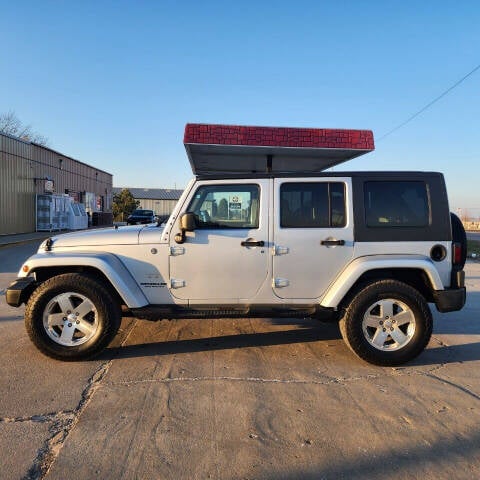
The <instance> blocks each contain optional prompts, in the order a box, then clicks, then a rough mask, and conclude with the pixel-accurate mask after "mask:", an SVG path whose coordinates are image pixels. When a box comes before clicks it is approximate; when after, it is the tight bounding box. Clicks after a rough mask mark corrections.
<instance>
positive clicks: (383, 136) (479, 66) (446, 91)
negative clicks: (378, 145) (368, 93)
mask: <svg viewBox="0 0 480 480" xmlns="http://www.w3.org/2000/svg"><path fill="white" fill-rule="evenodd" d="M479 69H480V64H479V65H477V66H476V67H475V68H474V69H473V70H472V71H470V72H468V73H467V74H466V75H465V76H464V77H462V78H461V79H460V80H458V81H457V82H456V83H454V84H453V85H452V86H451V87H450V88H447V90H445V91H444V92H443V93H441V94H440V95H439V96H438V97H436V98H435V99H433V100H432V101H431V102H430V103H428V104H427V105H425V106H424V107H423V108H421V109H420V110H419V111H418V112H416V113H414V114H413V115H412V116H410V117H408V118H407V119H406V120H405V121H404V122H402V123H401V124H400V125H397V126H396V127H395V128H392V129H391V130H390V131H388V132H387V133H386V134H385V135H382V136H381V137H380V138H379V139H378V140H377V142H379V141H380V140H383V139H384V138H385V137H388V136H389V135H391V134H392V133H393V132H396V131H397V130H398V129H400V128H402V127H403V126H404V125H406V124H407V123H409V122H411V121H412V120H413V119H414V118H415V117H418V116H419V115H420V114H421V113H423V112H424V111H425V110H427V108H430V107H431V106H432V105H433V104H434V103H436V102H438V101H439V100H440V99H441V98H443V97H444V96H445V95H447V94H448V93H450V92H451V91H452V90H453V89H454V88H456V87H458V86H459V85H460V84H461V83H462V82H463V81H464V80H466V79H467V78H468V77H469V76H470V75H473V74H474V73H475V72H476V71H477V70H479Z"/></svg>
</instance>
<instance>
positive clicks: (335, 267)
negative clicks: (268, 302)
mask: <svg viewBox="0 0 480 480" xmlns="http://www.w3.org/2000/svg"><path fill="white" fill-rule="evenodd" d="M351 196H352V184H351V179H350V178H347V177H338V178H337V177H335V178H333V177H329V178H295V179H288V178H277V179H275V181H274V204H275V206H276V207H275V219H274V234H273V235H274V238H273V240H274V256H273V281H272V284H273V289H274V292H275V294H276V295H277V296H278V297H280V298H285V299H301V298H305V299H313V298H318V297H320V296H321V295H322V294H323V293H324V292H325V290H326V289H327V287H328V286H329V285H330V284H331V283H332V282H333V280H334V279H335V277H336V276H337V275H338V274H339V273H340V272H341V271H342V270H343V268H344V267H345V266H346V265H347V264H348V263H349V262H350V261H351V259H352V257H353V212H352V207H351V204H352V202H351Z"/></svg>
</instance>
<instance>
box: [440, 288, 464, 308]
mask: <svg viewBox="0 0 480 480" xmlns="http://www.w3.org/2000/svg"><path fill="white" fill-rule="evenodd" d="M466 297H467V291H466V288H465V287H460V288H450V289H448V290H437V291H435V292H433V299H434V301H435V306H436V307H437V310H438V311H439V312H442V313H446V312H455V311H457V310H461V309H462V308H463V306H464V305H465V300H466Z"/></svg>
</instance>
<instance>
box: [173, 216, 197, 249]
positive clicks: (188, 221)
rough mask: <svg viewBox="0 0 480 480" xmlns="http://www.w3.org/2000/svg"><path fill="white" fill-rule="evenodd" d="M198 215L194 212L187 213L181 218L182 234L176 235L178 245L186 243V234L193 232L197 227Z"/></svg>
mask: <svg viewBox="0 0 480 480" xmlns="http://www.w3.org/2000/svg"><path fill="white" fill-rule="evenodd" d="M195 217H196V215H195V214H194V213H192V212H186V213H184V214H183V215H182V216H181V217H180V230H181V231H180V232H178V233H177V234H176V235H175V241H176V242H177V243H185V232H193V231H194V230H195V227H196V226H197V221H196V219H195Z"/></svg>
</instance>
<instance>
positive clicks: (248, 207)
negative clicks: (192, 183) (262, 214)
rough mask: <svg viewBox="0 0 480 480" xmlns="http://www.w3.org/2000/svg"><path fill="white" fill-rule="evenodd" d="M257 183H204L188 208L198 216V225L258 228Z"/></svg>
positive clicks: (258, 198)
mask: <svg viewBox="0 0 480 480" xmlns="http://www.w3.org/2000/svg"><path fill="white" fill-rule="evenodd" d="M259 200H260V189H259V187H258V185H205V186H202V187H199V188H198V190H197V191H196V192H195V195H194V197H193V199H192V201H191V202H190V205H189V207H188V211H189V212H193V213H195V215H196V216H197V228H258V215H259V209H260V204H259Z"/></svg>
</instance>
